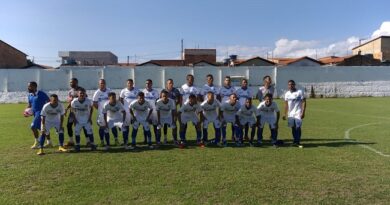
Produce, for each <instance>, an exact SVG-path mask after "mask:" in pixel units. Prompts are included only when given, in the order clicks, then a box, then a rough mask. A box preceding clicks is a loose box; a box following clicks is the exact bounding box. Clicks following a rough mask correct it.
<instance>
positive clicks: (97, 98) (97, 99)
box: [92, 90, 99, 102]
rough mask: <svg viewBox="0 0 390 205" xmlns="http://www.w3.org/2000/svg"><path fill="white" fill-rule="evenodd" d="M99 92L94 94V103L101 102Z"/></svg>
mask: <svg viewBox="0 0 390 205" xmlns="http://www.w3.org/2000/svg"><path fill="white" fill-rule="evenodd" d="M98 93H99V91H98V90H97V91H96V92H95V93H94V94H93V97H92V101H93V102H99V95H98Z"/></svg>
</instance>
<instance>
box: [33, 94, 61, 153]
mask: <svg viewBox="0 0 390 205" xmlns="http://www.w3.org/2000/svg"><path fill="white" fill-rule="evenodd" d="M64 114H65V109H64V106H63V105H62V104H61V103H59V102H58V96H57V95H56V94H52V95H50V102H48V103H46V104H45V105H44V106H43V108H42V111H41V118H42V119H41V121H42V126H41V137H40V139H39V144H40V148H39V151H38V153H37V154H38V155H43V154H45V153H44V152H43V143H44V142H45V138H46V137H47V136H50V129H51V128H55V129H56V131H57V133H58V137H59V142H60V146H59V147H58V151H60V152H66V151H67V150H66V149H65V148H64V127H63V122H64Z"/></svg>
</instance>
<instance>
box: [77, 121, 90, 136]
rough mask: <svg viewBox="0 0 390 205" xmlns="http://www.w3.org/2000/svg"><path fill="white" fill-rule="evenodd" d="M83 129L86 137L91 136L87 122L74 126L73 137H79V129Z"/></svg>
mask: <svg viewBox="0 0 390 205" xmlns="http://www.w3.org/2000/svg"><path fill="white" fill-rule="evenodd" d="M83 127H84V128H85V130H86V131H87V134H88V135H91V134H92V126H91V124H90V123H89V122H87V123H77V124H76V126H75V127H74V133H75V135H80V132H81V129H82V128H83Z"/></svg>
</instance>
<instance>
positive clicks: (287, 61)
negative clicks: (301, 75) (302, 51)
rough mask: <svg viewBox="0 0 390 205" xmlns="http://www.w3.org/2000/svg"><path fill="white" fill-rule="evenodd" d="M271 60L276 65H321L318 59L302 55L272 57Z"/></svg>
mask: <svg viewBox="0 0 390 205" xmlns="http://www.w3.org/2000/svg"><path fill="white" fill-rule="evenodd" d="M271 61H273V62H275V63H276V64H277V65H278V66H321V65H323V63H321V62H320V61H318V60H315V59H313V58H310V57H308V56H304V57H301V58H273V59H271Z"/></svg>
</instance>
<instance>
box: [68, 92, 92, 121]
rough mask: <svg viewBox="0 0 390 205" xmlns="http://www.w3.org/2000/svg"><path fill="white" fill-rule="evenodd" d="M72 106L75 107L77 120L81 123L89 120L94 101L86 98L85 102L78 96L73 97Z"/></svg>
mask: <svg viewBox="0 0 390 205" xmlns="http://www.w3.org/2000/svg"><path fill="white" fill-rule="evenodd" d="M70 106H71V107H72V108H73V110H74V113H75V117H76V120H77V121H78V122H79V123H80V124H84V123H87V122H88V119H89V114H90V113H91V109H92V101H91V100H90V99H88V98H85V100H84V101H83V102H80V101H79V100H78V98H75V99H73V101H72V103H71V104H70Z"/></svg>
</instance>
